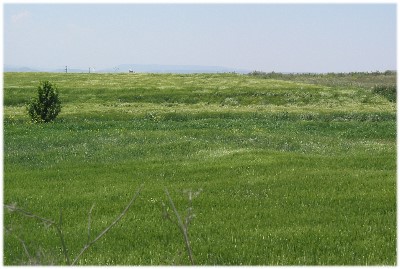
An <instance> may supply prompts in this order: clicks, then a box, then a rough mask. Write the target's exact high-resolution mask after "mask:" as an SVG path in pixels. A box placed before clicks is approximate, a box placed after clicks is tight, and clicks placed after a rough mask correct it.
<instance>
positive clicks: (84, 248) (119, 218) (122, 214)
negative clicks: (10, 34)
mask: <svg viewBox="0 0 400 269" xmlns="http://www.w3.org/2000/svg"><path fill="white" fill-rule="evenodd" d="M141 188H142V186H140V187H139V189H138V190H137V191H136V193H135V195H134V196H133V197H132V199H131V201H130V202H129V204H128V205H127V206H126V207H125V209H124V210H123V211H122V212H121V214H120V215H119V216H118V217H117V218H116V219H115V220H114V221H113V222H112V223H111V224H110V225H109V226H108V227H107V228H105V229H104V230H103V231H102V232H101V233H100V234H99V235H98V236H97V237H96V238H95V239H93V240H92V241H90V242H89V240H90V239H89V238H90V215H91V211H92V209H93V206H92V208H91V209H90V212H89V227H88V242H87V243H86V245H85V246H84V247H83V248H82V250H81V252H80V253H79V254H78V255H77V256H76V258H75V259H74V261H73V262H72V264H71V265H74V264H76V262H77V261H78V259H79V258H80V257H81V256H82V254H83V253H84V252H85V251H86V250H87V249H88V248H89V247H90V246H91V245H93V244H94V243H96V242H97V241H98V240H99V239H100V238H101V237H103V236H104V235H105V234H106V233H107V232H108V231H109V230H110V229H111V228H112V227H113V226H114V225H115V224H117V223H118V221H120V220H121V218H122V217H123V216H124V215H125V214H126V212H127V211H128V209H129V208H130V207H131V206H132V204H133V202H134V201H135V200H136V198H137V196H138V195H139V193H140V190H141Z"/></svg>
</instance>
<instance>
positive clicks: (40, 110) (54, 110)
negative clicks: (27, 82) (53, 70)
mask: <svg viewBox="0 0 400 269" xmlns="http://www.w3.org/2000/svg"><path fill="white" fill-rule="evenodd" d="M37 93H38V96H37V97H36V98H32V100H31V102H30V103H29V104H28V105H27V109H28V114H29V116H30V117H31V119H32V122H50V121H53V120H54V119H55V118H56V117H57V115H58V113H60V111H61V102H60V100H59V99H58V93H57V88H56V86H55V85H53V84H51V83H50V82H49V81H42V82H40V84H39V86H38V89H37Z"/></svg>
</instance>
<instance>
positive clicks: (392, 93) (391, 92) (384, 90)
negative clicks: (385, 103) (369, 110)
mask: <svg viewBox="0 0 400 269" xmlns="http://www.w3.org/2000/svg"><path fill="white" fill-rule="evenodd" d="M372 92H373V93H376V94H380V95H382V96H384V97H385V98H386V99H388V100H389V101H390V102H396V85H375V87H374V88H373V89H372Z"/></svg>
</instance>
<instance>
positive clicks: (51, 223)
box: [4, 185, 143, 265]
mask: <svg viewBox="0 0 400 269" xmlns="http://www.w3.org/2000/svg"><path fill="white" fill-rule="evenodd" d="M142 187H143V185H141V186H140V187H139V189H138V190H137V191H136V193H135V194H134V195H133V197H132V199H131V200H130V201H129V203H128V205H127V206H126V207H125V209H124V210H123V211H122V212H121V214H120V215H119V216H118V217H117V218H116V219H115V220H114V221H113V222H112V223H111V224H110V225H109V226H107V227H106V228H105V229H104V230H103V231H102V232H101V233H100V234H99V235H98V236H97V237H96V238H95V239H93V240H92V241H90V230H91V217H92V211H93V208H94V205H93V206H92V207H91V208H90V210H89V216H88V237H87V242H86V244H85V245H84V246H83V248H82V249H81V251H80V252H79V254H78V255H77V256H76V257H75V259H74V260H73V261H72V262H71V260H70V258H69V255H68V251H67V246H66V243H65V239H64V235H63V232H62V211H61V210H60V218H59V222H58V223H57V222H55V221H53V220H50V219H46V218H43V217H41V216H39V215H36V214H34V213H32V212H29V211H26V210H24V209H21V208H19V207H17V206H16V205H15V204H11V205H4V207H5V208H7V209H8V210H10V211H12V212H13V211H14V212H18V213H20V214H22V215H24V216H26V217H28V218H34V219H37V220H40V221H42V222H43V223H44V224H45V225H46V226H47V227H50V226H54V227H55V228H56V230H57V233H58V237H59V238H60V241H61V246H62V251H63V255H64V257H65V261H66V263H67V265H75V264H76V263H77V261H78V260H79V258H80V257H81V256H82V254H83V253H84V252H85V251H86V250H87V249H88V248H89V247H91V246H92V245H93V244H94V243H96V242H97V241H98V240H99V239H100V238H101V237H103V236H104V235H105V234H106V233H107V232H108V231H109V230H110V229H111V228H112V227H113V226H114V225H115V224H117V223H118V222H119V221H120V220H121V219H122V217H123V216H125V214H126V213H127V211H128V210H129V208H130V207H131V206H132V204H133V202H134V201H135V200H136V198H137V197H138V195H139V193H140V190H141V188H142ZM6 230H7V231H8V232H11V230H10V229H6ZM13 235H14V234H13ZM14 237H15V238H16V239H17V240H18V241H20V242H21V244H22V246H23V248H24V251H25V254H26V255H27V256H28V258H29V260H30V261H31V260H32V257H31V255H30V254H29V251H28V249H27V247H26V244H25V242H24V241H23V240H22V239H20V238H19V237H17V236H16V235H14Z"/></svg>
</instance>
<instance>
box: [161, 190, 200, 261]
mask: <svg viewBox="0 0 400 269" xmlns="http://www.w3.org/2000/svg"><path fill="white" fill-rule="evenodd" d="M165 193H166V194H167V197H168V200H169V203H170V204H171V206H172V209H173V210H174V213H175V216H176V218H177V220H178V221H177V223H176V224H177V225H178V227H179V229H180V231H181V232H182V235H183V239H184V241H185V245H186V250H187V252H188V256H189V260H190V263H191V264H192V265H194V259H193V253H192V248H191V247H190V241H189V235H188V226H187V225H188V223H189V221H188V220H187V219H186V220H185V223H186V225H184V224H183V222H182V218H181V216H180V215H179V213H178V210H177V209H176V207H175V204H174V202H173V201H172V199H171V196H170V195H169V192H168V190H167V188H165ZM189 198H191V196H189ZM170 219H171V218H170ZM171 221H172V220H171Z"/></svg>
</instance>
